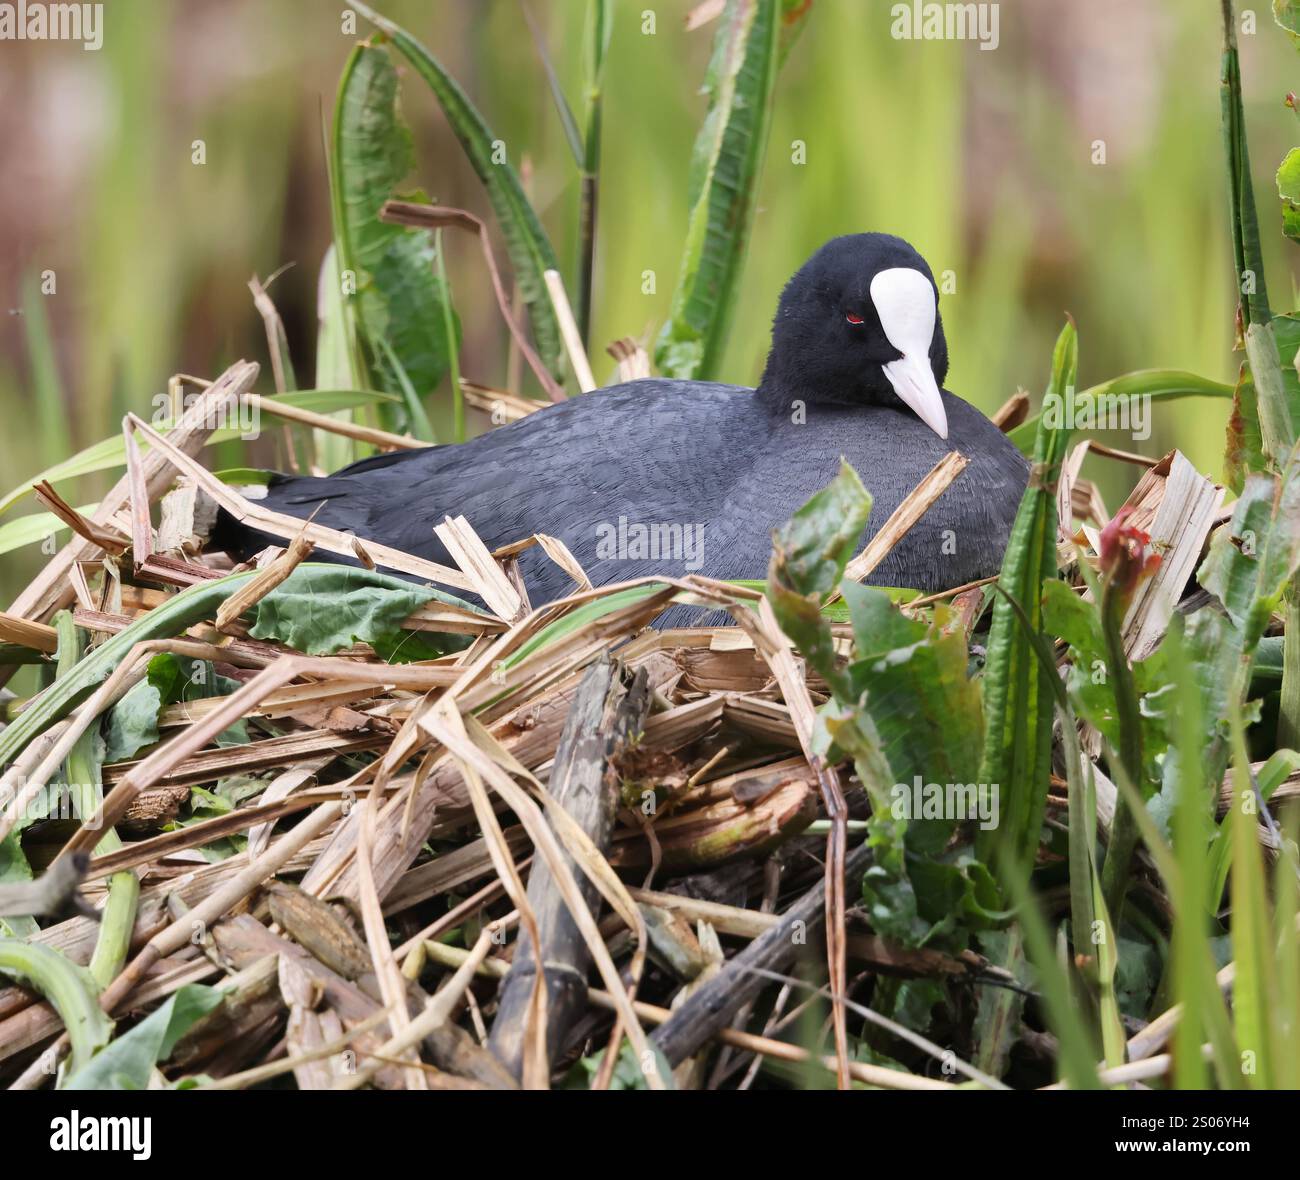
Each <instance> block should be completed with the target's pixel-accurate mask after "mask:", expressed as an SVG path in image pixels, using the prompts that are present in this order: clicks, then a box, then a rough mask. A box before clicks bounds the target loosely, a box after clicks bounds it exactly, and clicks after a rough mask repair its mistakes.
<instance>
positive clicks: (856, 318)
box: [844, 311, 862, 324]
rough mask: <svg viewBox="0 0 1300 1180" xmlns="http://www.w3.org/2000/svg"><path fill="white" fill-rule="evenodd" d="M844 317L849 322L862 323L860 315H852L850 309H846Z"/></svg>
mask: <svg viewBox="0 0 1300 1180" xmlns="http://www.w3.org/2000/svg"><path fill="white" fill-rule="evenodd" d="M844 318H845V319H846V320H848V321H849V323H851V324H860V323H862V317H861V316H860V315H854V314H853V313H852V312H851V311H846V312H845V313H844Z"/></svg>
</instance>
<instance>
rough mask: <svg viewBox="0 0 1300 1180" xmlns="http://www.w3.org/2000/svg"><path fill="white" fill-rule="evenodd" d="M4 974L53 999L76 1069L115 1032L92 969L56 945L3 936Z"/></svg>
mask: <svg viewBox="0 0 1300 1180" xmlns="http://www.w3.org/2000/svg"><path fill="white" fill-rule="evenodd" d="M0 975H6V976H8V977H9V978H10V979H12V980H14V981H15V982H16V983H21V984H23V985H24V986H26V987H31V988H33V989H35V990H36V991H38V992H40V994H41V995H43V996H44V997H45V998H46V999H47V1000H49V1002H50V1004H51V1006H52V1007H53V1008H54V1010H55V1011H56V1012H57V1013H58V1014H59V1019H60V1020H62V1021H63V1027H64V1028H65V1029H66V1030H67V1033H68V1040H69V1041H70V1042H71V1054H70V1057H69V1069H70V1070H72V1072H74V1073H75V1072H76V1071H77V1070H79V1069H81V1068H82V1066H84V1065H85V1064H86V1062H88V1061H89V1060H90V1059H91V1057H92V1055H93V1054H94V1052H95V1051H96V1050H97V1049H98V1048H99V1047H100V1046H101V1045H105V1044H107V1043H108V1039H109V1037H110V1036H112V1035H113V1022H112V1021H111V1020H110V1019H109V1018H108V1016H107V1015H106V1014H105V1012H104V1010H103V1009H102V1008H101V1007H100V1006H99V989H98V988H97V987H96V986H95V981H94V979H93V978H91V975H90V972H89V971H87V970H86V968H84V967H81V966H78V965H77V964H76V963H73V962H72V961H71V960H69V959H66V958H64V957H63V955H61V954H60V953H59V952H58V951H56V950H54V949H53V948H52V947H48V946H43V945H42V944H40V943H27V942H19V941H18V940H16V939H8V938H0Z"/></svg>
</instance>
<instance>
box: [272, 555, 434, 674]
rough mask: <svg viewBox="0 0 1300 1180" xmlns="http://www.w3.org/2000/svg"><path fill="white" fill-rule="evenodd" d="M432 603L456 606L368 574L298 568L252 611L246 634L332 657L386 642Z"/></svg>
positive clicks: (430, 592)
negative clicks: (356, 647) (357, 646)
mask: <svg viewBox="0 0 1300 1180" xmlns="http://www.w3.org/2000/svg"><path fill="white" fill-rule="evenodd" d="M435 600H436V601H440V602H455V601H456V600H455V599H453V598H450V597H449V596H447V595H445V594H442V593H440V592H439V591H437V590H433V589H431V588H430V587H428V586H417V585H414V584H412V583H410V582H405V581H402V580H401V579H399V578H391V577H388V576H386V575H384V574H375V573H373V572H371V571H369V570H355V569H350V568H348V567H347V566H333V567H318V568H317V569H315V570H306V571H305V570H304V567H302V566H299V568H298V569H296V570H294V572H293V573H292V574H290V575H289V576H288V578H286V579H285V580H284V581H283V582H282V583H281V584H280V585H279V586H277V587H276V588H275V589H274V590H272V591H271V592H270V593H269V594H268V595H266V597H265V598H263V599H262V600H261V601H260V602H258V603H257V605H256V606H255V607H254V608H253V610H252V612H251V613H252V615H253V620H254V622H253V626H252V629H251V630H250V634H251V635H252V636H253V638H255V639H274V640H277V641H279V642H280V643H285V644H288V646H290V647H292V648H294V649H295V650H296V651H301V652H305V653H306V654H307V655H313V656H321V655H332V654H333V653H334V652H336V651H339V650H341V649H342V648H346V647H351V646H352V645H353V644H354V643H373V642H377V641H381V640H384V639H388V638H391V637H392V636H393V635H394V634H395V633H396V632H398V631H400V630H401V624H402V622H403V621H404V620H405V619H406V618H408V617H409V616H410V615H411V614H412V613H413V612H415V611H417V610H419V609H420V607H422V606H424V605H426V604H427V603H430V602H433V601H435Z"/></svg>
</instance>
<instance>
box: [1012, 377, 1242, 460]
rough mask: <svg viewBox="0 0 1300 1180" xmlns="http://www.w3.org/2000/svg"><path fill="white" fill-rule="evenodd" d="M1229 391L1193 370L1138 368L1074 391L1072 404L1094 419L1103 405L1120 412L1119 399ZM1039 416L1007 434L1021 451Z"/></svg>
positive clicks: (1028, 450)
mask: <svg viewBox="0 0 1300 1180" xmlns="http://www.w3.org/2000/svg"><path fill="white" fill-rule="evenodd" d="M1232 394H1233V389H1232V386H1231V385H1225V384H1224V383H1223V382H1222V381H1211V380H1210V379H1209V378H1208V377H1198V376H1197V375H1196V374H1195V373H1187V372H1184V371H1183V370H1182V369H1139V370H1138V371H1137V372H1134V373H1125V374H1124V375H1123V376H1121V377H1112V378H1111V379H1110V380H1109V381H1103V382H1102V383H1101V384H1100V385H1094V386H1092V387H1091V388H1090V389H1085V390H1083V391H1082V392H1081V393H1076V394H1075V395H1074V398H1073V406H1074V408H1075V411H1076V414H1079V415H1082V414H1085V413H1087V412H1089V409H1090V407H1091V413H1092V415H1093V418H1094V420H1099V419H1100V418H1101V417H1102V416H1103V415H1104V411H1105V408H1106V407H1107V406H1111V407H1114V408H1115V409H1116V410H1117V411H1118V412H1120V413H1122V401H1123V399H1125V398H1129V397H1144V398H1150V399H1151V401H1152V402H1153V403H1154V402H1161V401H1176V400H1178V399H1179V398H1184V397H1225V398H1226V397H1232ZM1041 419H1042V415H1041V414H1035V415H1034V416H1033V417H1032V418H1029V419H1027V420H1026V421H1024V422H1022V423H1021V424H1020V425H1019V426H1017V427H1016V428H1015V429H1014V430H1012V431H1010V432H1009V433H1008V435H1007V437H1008V438H1009V439H1010V440H1011V441H1012V442H1013V443H1015V444H1016V446H1018V447H1019V448H1020V449H1021V450H1022V451H1023V452H1025V454H1032V452H1033V449H1034V443H1035V441H1036V440H1037V438H1038V427H1039V424H1040V421H1041ZM1121 420H1122V419H1121Z"/></svg>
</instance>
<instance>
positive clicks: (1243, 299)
mask: <svg viewBox="0 0 1300 1180" xmlns="http://www.w3.org/2000/svg"><path fill="white" fill-rule="evenodd" d="M1219 102H1220V113H1221V122H1222V126H1223V144H1224V152H1225V157H1226V164H1227V169H1228V198H1229V206H1230V211H1231V216H1232V222H1231V228H1232V255H1233V261H1234V262H1235V264H1236V266H1235V270H1234V272H1233V273H1234V276H1235V281H1234V286H1235V287H1236V290H1237V293H1238V298H1239V302H1240V307H1241V322H1242V324H1243V325H1244V326H1245V327H1250V326H1251V325H1252V324H1267V323H1268V322H1269V321H1270V320H1271V319H1272V318H1273V316H1272V313H1271V312H1270V311H1269V308H1268V291H1267V288H1266V286H1265V283H1264V254H1263V251H1262V250H1261V249H1260V244H1259V219H1258V215H1257V214H1256V212H1255V191H1254V187H1253V185H1252V183H1251V179H1250V150H1249V146H1248V144H1247V138H1246V114H1245V110H1244V108H1243V106H1242V101H1241V59H1240V57H1239V56H1238V53H1237V30H1236V27H1235V24H1234V20H1233V6H1232V4H1231V3H1225V4H1224V5H1223V57H1222V64H1221V69H1220V75H1219Z"/></svg>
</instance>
